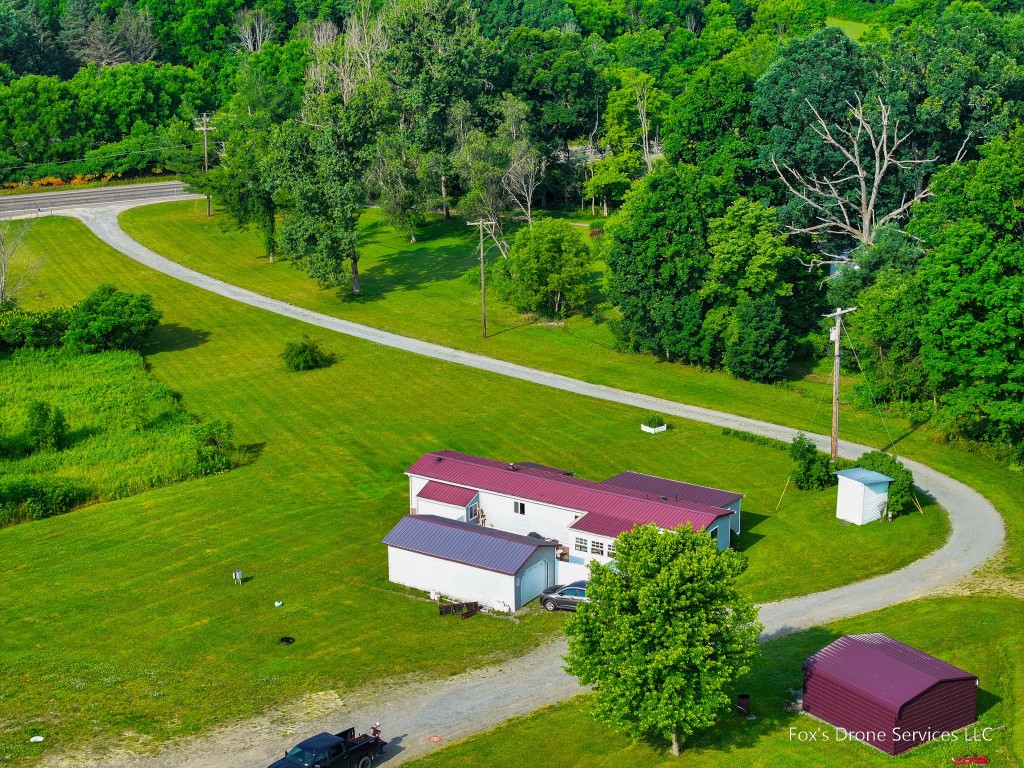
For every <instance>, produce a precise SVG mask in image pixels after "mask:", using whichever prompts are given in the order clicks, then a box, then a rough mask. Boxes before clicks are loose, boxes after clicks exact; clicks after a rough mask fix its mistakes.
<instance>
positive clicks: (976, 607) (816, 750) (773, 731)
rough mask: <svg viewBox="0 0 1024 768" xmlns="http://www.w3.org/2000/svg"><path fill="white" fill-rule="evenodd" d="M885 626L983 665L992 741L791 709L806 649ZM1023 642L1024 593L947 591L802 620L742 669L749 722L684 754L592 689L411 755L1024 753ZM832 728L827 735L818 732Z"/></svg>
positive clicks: (976, 669) (854, 761) (468, 761)
mask: <svg viewBox="0 0 1024 768" xmlns="http://www.w3.org/2000/svg"><path fill="white" fill-rule="evenodd" d="M858 632H884V633H886V634H889V635H891V636H892V637H895V638H896V639H898V640H901V641H903V642H906V643H910V644H911V645H914V646H916V647H918V648H921V649H922V650H925V651H927V652H929V653H932V654H935V655H937V656H939V657H941V658H943V659H945V660H946V661H948V662H950V663H952V664H955V665H957V666H960V667H962V668H964V669H967V670H968V671H970V672H972V673H974V674H976V675H978V676H979V678H980V690H979V694H978V712H979V721H980V724H979V729H981V728H985V727H991V728H997V727H999V726H1001V725H1005V726H1006V730H1005V731H993V732H991V733H990V734H989V736H990V738H991V739H992V740H991V741H989V742H982V743H967V742H966V741H965V740H964V734H963V733H962V732H960V733H959V734H958V741H956V742H952V741H950V742H946V743H943V742H932V743H931V744H928V745H925V746H922V747H920V748H918V749H915V750H912V751H911V752H909V753H907V754H905V755H903V756H901V757H899V758H893V757H890V756H888V755H885V754H883V753H881V752H879V751H877V750H875V749H874V748H872V747H867V746H864V745H863V744H859V743H857V742H851V741H838V742H837V741H836V731H835V729H834V728H831V727H829V726H826V725H824V724H823V723H820V722H819V721H816V720H812V719H811V718H809V717H805V716H803V715H799V714H793V713H789V712H787V711H786V710H785V708H784V706H783V702H784V701H785V700H787V699H792V698H793V696H792V694H790V693H789V692H788V689H790V688H794V689H799V688H800V687H801V684H802V673H801V664H802V662H803V660H804V659H805V658H806V657H807V656H808V655H810V654H811V653H814V652H815V651H817V650H819V649H820V648H822V647H824V646H825V645H827V644H828V643H829V642H831V641H832V640H834V639H835V638H836V637H838V636H840V635H843V634H850V633H858ZM1022 646H1024V603H1021V602H1020V601H1019V600H1015V599H1013V598H996V597H988V598H980V597H979V598H948V599H945V600H923V601H918V602H915V603H910V604H907V605H902V606H896V607H894V608H890V609H887V610H884V611H878V612H876V613H871V614H866V615H864V616H858V617H855V618H853V619H848V620H845V621H841V622H837V623H835V624H830V625H829V626H827V627H825V628H822V629H815V630H811V631H809V632H801V633H800V634H797V635H793V636H791V637H787V638H783V639H781V640H776V641H773V642H771V643H768V644H767V645H766V646H765V648H764V654H763V656H762V658H761V659H760V660H759V661H758V662H757V664H756V665H755V667H754V669H753V670H751V672H750V673H749V674H748V675H747V676H746V678H744V679H743V680H742V681H740V683H739V685H738V687H737V692H740V691H743V692H746V693H749V694H750V695H751V704H752V711H753V713H754V714H755V715H756V716H757V720H756V721H753V722H750V721H747V720H746V719H745V718H743V717H740V716H738V715H735V714H726V715H725V716H723V718H722V720H721V722H720V723H719V724H718V725H716V726H715V727H713V728H711V729H709V730H708V731H706V732H703V733H699V734H695V735H694V736H693V737H692V738H691V739H690V740H689V741H688V742H687V743H686V744H684V752H683V755H682V756H681V757H679V758H673V757H671V756H670V755H668V754H667V752H666V746H667V743H664V742H659V740H657V739H654V740H651V741H649V742H644V743H640V744H633V743H630V742H629V741H628V740H627V739H625V738H624V737H622V736H621V735H619V734H616V733H614V732H612V731H610V730H609V729H608V728H606V727H604V726H602V725H600V724H598V723H596V722H595V721H594V720H593V719H592V718H591V717H590V716H589V715H587V714H586V709H587V698H586V697H578V698H576V699H574V700H572V701H570V702H568V703H566V704H561V705H558V706H554V707H548V708H546V709H543V710H540V711H538V712H536V713H534V714H532V715H529V716H527V717H525V718H520V719H517V720H513V721H510V722H509V723H506V724H504V725H503V726H501V727H499V728H497V729H496V730H494V731H491V732H490V733H486V734H483V735H480V736H477V737H474V738H471V739H468V740H466V741H463V742H460V743H457V744H454V745H452V746H450V747H447V748H445V749H443V750H440V751H438V752H435V753H433V754H432V755H430V756H428V757H426V758H423V759H420V760H417V761H414V762H413V763H410V765H413V766H416V768H428V766H444V767H445V768H460V766H467V767H469V766H473V767H474V768H475V766H482V765H485V766H488V768H504V767H505V766H507V767H508V768H517V767H518V766H522V765H531V766H538V767H539V768H555V767H556V766H558V767H559V768H572V767H573V766H579V768H584V767H585V768H603V767H604V766H629V768H654V767H655V766H666V767H667V766H685V768H712V767H713V766H714V767H716V768H735V767H736V766H743V768H777V767H778V766H788V765H793V766H797V765H798V766H810V767H813V768H848V767H849V766H858V767H860V766H864V767H865V768H870V767H871V766H880V767H881V766H892V765H899V766H908V767H914V768H917V767H919V768H932V767H933V766H941V765H947V766H948V765H950V761H951V759H952V758H953V757H960V756H963V755H971V754H978V755H987V756H988V757H989V758H990V759H991V765H993V766H1019V765H1021V764H1024V716H1022V714H1021V703H1022V702H1024V674H1022V671H1021V668H1020V665H1019V661H1020V649H1021V647H1022ZM791 728H792V729H794V730H795V732H797V733H798V732H800V731H807V732H815V731H818V732H819V736H818V738H817V741H816V742H814V743H811V742H808V741H800V740H799V736H794V737H791V731H790V729H791ZM820 734H828V736H829V739H830V740H829V741H828V742H823V741H822V739H823V735H820Z"/></svg>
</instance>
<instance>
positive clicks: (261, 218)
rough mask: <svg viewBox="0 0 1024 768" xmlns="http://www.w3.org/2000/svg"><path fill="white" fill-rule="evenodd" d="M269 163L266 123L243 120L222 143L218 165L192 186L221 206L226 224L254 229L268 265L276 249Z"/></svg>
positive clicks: (274, 192)
mask: <svg viewBox="0 0 1024 768" xmlns="http://www.w3.org/2000/svg"><path fill="white" fill-rule="evenodd" d="M273 160H274V153H273V147H272V145H271V142H270V126H269V124H268V122H267V121H266V120H261V119H258V118H251V119H244V118H243V122H241V123H240V124H237V125H235V126H234V130H232V131H231V133H230V137H229V139H228V140H227V141H226V142H225V144H224V149H223V152H222V153H221V155H220V158H219V162H218V164H217V165H216V166H215V167H214V168H213V170H212V171H211V172H210V174H209V176H207V177H201V178H199V179H198V180H197V181H196V182H195V184H194V186H195V187H196V188H197V189H198V190H200V191H203V192H206V193H207V194H209V195H211V196H212V197H213V199H215V200H216V201H217V203H218V204H219V205H221V206H223V207H224V209H225V211H226V212H227V214H228V218H226V219H223V220H222V221H224V222H225V223H226V224H227V223H231V224H233V225H234V226H236V227H238V228H241V229H245V228H247V227H250V226H251V227H255V228H256V230H257V231H258V232H259V233H260V237H261V238H262V239H263V247H264V250H265V252H266V254H267V257H268V258H269V259H270V262H271V263H273V262H274V256H275V253H276V248H277V213H278V205H277V198H278V193H279V191H278V187H277V184H276V183H275V182H276V179H275V177H276V175H277V172H276V171H275V169H274V168H272V167H271V166H270V165H269V163H270V162H272V161H273Z"/></svg>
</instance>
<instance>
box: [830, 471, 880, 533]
mask: <svg viewBox="0 0 1024 768" xmlns="http://www.w3.org/2000/svg"><path fill="white" fill-rule="evenodd" d="M836 476H837V477H838V478H839V498H838V500H837V501H836V517H838V518H839V519H840V520H845V521H846V522H848V523H854V524H855V525H864V524H865V523H870V522H872V521H873V520H877V519H878V518H880V517H881V516H882V515H884V514H885V509H886V506H887V505H888V503H889V483H891V482H892V478H891V477H887V476H886V475H883V474H882V473H881V472H873V471H871V470H870V469H861V468H860V467H854V468H853V469H842V470H840V471H838V472H836Z"/></svg>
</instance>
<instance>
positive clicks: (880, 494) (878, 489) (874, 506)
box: [864, 483, 889, 523]
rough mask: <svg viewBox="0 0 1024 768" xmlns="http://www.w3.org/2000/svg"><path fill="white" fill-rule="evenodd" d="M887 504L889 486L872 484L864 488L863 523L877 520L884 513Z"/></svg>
mask: <svg viewBox="0 0 1024 768" xmlns="http://www.w3.org/2000/svg"><path fill="white" fill-rule="evenodd" d="M888 503H889V484H888V483H872V484H871V485H865V486H864V522H865V523H868V522H871V521H872V520H877V519H878V518H880V517H881V516H882V515H883V514H884V513H885V508H886V505H887V504H888Z"/></svg>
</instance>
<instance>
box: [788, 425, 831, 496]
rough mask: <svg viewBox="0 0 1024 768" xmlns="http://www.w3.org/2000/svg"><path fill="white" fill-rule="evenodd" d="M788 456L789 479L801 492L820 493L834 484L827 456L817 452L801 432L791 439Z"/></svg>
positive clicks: (815, 447)
mask: <svg viewBox="0 0 1024 768" xmlns="http://www.w3.org/2000/svg"><path fill="white" fill-rule="evenodd" d="M789 456H790V458H791V459H793V472H792V474H791V475H790V478H791V479H792V480H793V485H795V486H796V487H797V488H799V489H800V490H801V491H820V490H821V489H823V488H828V487H829V486H830V485H835V484H836V477H835V475H834V474H833V473H832V465H831V462H830V461H829V458H828V456H827V455H825V454H824V453H822V452H821V451H819V450H818V447H817V446H816V445H815V444H814V443H813V442H811V441H810V440H809V439H808V438H807V436H806V435H804V433H803V432H801V433H800V434H798V435H797V436H796V437H794V438H793V442H792V444H790V446H789Z"/></svg>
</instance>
